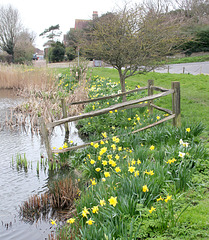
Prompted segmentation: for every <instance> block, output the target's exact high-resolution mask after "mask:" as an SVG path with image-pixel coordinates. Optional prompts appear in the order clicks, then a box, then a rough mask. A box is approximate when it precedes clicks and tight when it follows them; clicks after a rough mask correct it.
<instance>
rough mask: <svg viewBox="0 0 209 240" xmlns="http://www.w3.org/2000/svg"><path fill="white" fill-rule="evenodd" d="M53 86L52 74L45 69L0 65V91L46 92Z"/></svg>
mask: <svg viewBox="0 0 209 240" xmlns="http://www.w3.org/2000/svg"><path fill="white" fill-rule="evenodd" d="M53 84H54V76H53V72H52V71H51V70H49V69H47V68H34V67H31V68H29V67H28V66H24V65H13V64H11V65H3V64H0V89H19V90H27V91H31V90H46V89H48V88H50V87H51V86H52V85H53Z"/></svg>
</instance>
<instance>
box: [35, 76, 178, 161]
mask: <svg viewBox="0 0 209 240" xmlns="http://www.w3.org/2000/svg"><path fill="white" fill-rule="evenodd" d="M146 89H147V90H148V96H146V97H143V98H140V99H137V100H130V101H126V102H122V103H118V104H114V105H112V106H109V107H107V108H104V109H100V110H96V111H91V112H88V113H83V114H80V115H77V116H71V117H66V116H67V114H66V112H65V109H66V107H65V106H64V101H63V100H62V109H63V116H64V118H63V119H60V120H57V121H54V122H51V123H47V124H45V122H44V121H43V119H42V118H40V126H41V128H40V131H41V134H42V136H43V138H44V142H45V146H46V148H47V154H48V157H49V158H51V157H52V153H54V152H56V153H62V152H67V151H71V150H76V149H79V148H83V147H86V146H89V145H90V144H91V143H85V144H82V145H79V146H73V147H69V148H65V149H62V150H52V149H51V148H50V143H49V138H48V132H49V129H51V128H53V127H56V126H59V125H61V124H65V129H66V132H67V131H68V124H67V123H68V122H73V121H77V120H80V119H84V118H90V117H95V116H99V115H102V114H106V113H108V112H110V111H114V110H121V109H129V108H138V107H146V106H148V109H149V110H150V113H151V114H152V113H153V108H155V109H157V110H159V111H163V112H166V113H168V114H170V116H168V117H165V118H164V119H161V120H160V121H158V122H155V123H152V124H150V125H148V126H145V127H143V128H140V129H137V130H135V131H133V132H130V133H128V134H134V133H138V132H141V131H143V130H146V129H148V128H151V127H154V126H156V125H159V124H161V123H163V122H166V121H168V120H171V119H173V125H174V126H180V124H181V120H180V82H172V84H171V89H166V88H162V87H157V86H154V81H153V80H148V86H147V87H142V88H137V89H134V90H131V91H127V92H125V93H119V94H114V95H110V96H105V97H100V98H95V99H90V100H85V101H79V102H72V103H70V105H75V104H85V103H90V102H95V101H100V100H104V99H109V98H115V97H119V96H123V95H127V94H131V93H134V92H137V91H142V90H146ZM153 91H160V93H157V94H153ZM170 94H172V110H170V109H166V108H163V107H159V106H157V105H155V104H153V100H154V99H158V98H161V97H164V96H167V95H170ZM144 102H145V103H144ZM146 102H147V103H146ZM68 132H69V131H68ZM101 140H107V139H100V140H98V141H95V142H93V143H98V142H100V141H101Z"/></svg>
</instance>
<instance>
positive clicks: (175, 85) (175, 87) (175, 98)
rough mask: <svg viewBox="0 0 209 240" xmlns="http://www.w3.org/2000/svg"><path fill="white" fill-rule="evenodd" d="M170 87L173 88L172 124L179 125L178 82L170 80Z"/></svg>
mask: <svg viewBox="0 0 209 240" xmlns="http://www.w3.org/2000/svg"><path fill="white" fill-rule="evenodd" d="M171 88H172V89H173V90H174V93H173V94H172V112H173V114H175V118H173V125H174V126H176V127H179V126H181V105H180V82H172V83H171Z"/></svg>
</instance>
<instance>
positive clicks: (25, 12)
mask: <svg viewBox="0 0 209 240" xmlns="http://www.w3.org/2000/svg"><path fill="white" fill-rule="evenodd" d="M129 2H132V0H130V1H129ZM136 2H137V1H136ZM8 4H11V5H12V7H14V8H16V9H17V10H18V12H19V14H20V18H21V22H22V24H23V26H24V28H26V29H28V30H29V31H33V32H34V33H35V34H36V39H35V46H36V47H38V48H39V49H43V44H44V43H45V42H46V39H45V38H43V37H39V34H40V33H42V32H43V31H44V30H45V29H47V28H49V27H50V26H54V25H57V24H59V25H60V30H61V31H62V35H61V37H60V39H59V40H60V41H62V39H63V34H65V33H67V32H68V31H69V30H70V28H73V27H74V25H75V19H86V20H88V19H92V13H93V11H98V15H99V16H101V15H102V14H104V13H106V12H108V11H110V12H111V11H113V10H114V9H118V7H123V6H124V5H125V0H103V1H101V0H33V1H31V0H0V6H2V5H3V6H4V5H8Z"/></svg>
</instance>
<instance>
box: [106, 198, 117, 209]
mask: <svg viewBox="0 0 209 240" xmlns="http://www.w3.org/2000/svg"><path fill="white" fill-rule="evenodd" d="M108 201H109V203H110V205H112V206H113V207H115V206H116V204H117V203H118V202H117V197H111V198H109V199H108Z"/></svg>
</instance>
